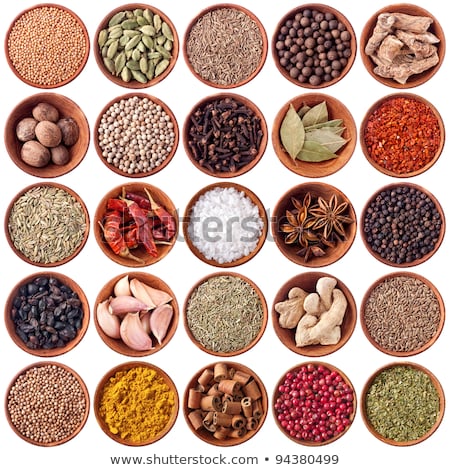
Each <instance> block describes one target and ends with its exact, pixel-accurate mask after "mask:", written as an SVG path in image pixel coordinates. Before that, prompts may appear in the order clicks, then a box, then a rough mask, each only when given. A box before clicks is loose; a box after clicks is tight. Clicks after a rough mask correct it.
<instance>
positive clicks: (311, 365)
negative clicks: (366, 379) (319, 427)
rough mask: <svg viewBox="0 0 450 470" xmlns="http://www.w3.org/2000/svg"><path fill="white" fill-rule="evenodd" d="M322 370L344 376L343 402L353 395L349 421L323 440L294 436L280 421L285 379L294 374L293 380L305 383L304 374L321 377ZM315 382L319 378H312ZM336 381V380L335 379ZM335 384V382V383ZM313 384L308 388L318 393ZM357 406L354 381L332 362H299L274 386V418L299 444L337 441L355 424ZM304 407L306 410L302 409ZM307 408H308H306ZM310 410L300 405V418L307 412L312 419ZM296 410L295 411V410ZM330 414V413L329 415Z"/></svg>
mask: <svg viewBox="0 0 450 470" xmlns="http://www.w3.org/2000/svg"><path fill="white" fill-rule="evenodd" d="M321 371H324V372H326V371H328V372H330V373H332V374H338V375H339V376H340V377H341V378H342V381H341V382H339V383H340V384H341V386H342V382H344V383H345V384H346V386H347V387H346V388H347V390H345V391H343V390H342V388H340V387H339V388H338V389H339V391H340V395H341V400H342V401H341V403H348V401H347V400H348V399H347V398H346V397H345V396H344V394H345V395H347V394H348V393H352V395H353V399H352V404H351V405H350V409H349V410H348V411H349V416H348V417H347V418H346V420H347V422H346V423H342V424H343V426H344V429H343V430H341V431H340V432H339V431H338V430H336V433H335V434H334V435H332V436H328V438H326V439H324V440H321V441H315V440H311V439H310V438H308V436H298V437H297V436H295V435H294V436H293V435H292V434H291V433H290V432H289V431H288V430H287V429H286V428H284V427H283V426H282V424H281V422H280V421H279V418H278V416H279V411H278V409H277V408H278V406H277V400H278V399H279V398H280V397H281V396H282V395H283V392H282V391H281V390H282V389H283V388H284V385H283V384H284V382H285V379H286V375H288V374H289V375H292V380H293V379H294V378H297V379H298V384H299V385H300V384H304V383H305V379H303V378H302V376H303V375H304V374H305V375H307V376H313V375H315V374H317V375H318V376H319V377H320V374H322V372H321ZM312 381H313V383H314V382H315V383H317V382H318V380H317V379H312ZM333 382H334V380H333ZM333 385H334V383H333ZM312 386H313V385H311V384H309V386H308V390H310V392H312V394H314V395H316V394H317V393H318V392H316V391H314V390H312ZM305 401H309V400H305ZM356 408H357V397H356V393H355V388H354V386H353V384H352V382H351V381H350V379H349V378H348V377H347V376H346V375H345V374H344V372H342V371H341V370H340V369H338V368H337V367H335V366H334V365H332V364H328V363H326V362H320V361H312V362H304V363H302V364H298V365H296V366H294V367H292V368H290V369H289V370H287V371H286V372H285V373H284V374H283V375H282V376H281V377H280V379H279V380H278V382H277V384H276V386H275V388H274V392H273V396H272V412H273V416H274V419H275V422H276V424H277V426H278V429H279V430H280V431H281V432H282V433H283V434H284V435H285V436H287V437H288V438H289V439H290V440H291V441H293V442H295V443H297V444H301V445H304V446H307V447H320V446H324V445H328V444H331V443H332V442H335V441H337V440H338V439H340V438H341V437H342V436H343V435H344V434H345V433H346V432H347V431H348V430H349V429H350V427H351V425H352V424H353V421H354V419H355V415H356ZM302 409H303V410H304V411H302ZM305 409H306V410H305ZM308 410H309V406H308V405H307V404H306V403H305V405H304V406H302V404H300V405H298V407H297V412H298V413H299V415H300V418H299V419H301V415H302V413H303V412H305V413H306V415H307V417H306V420H308V421H309V420H311V418H310V417H308V415H310V412H308ZM294 412H295V411H294ZM328 416H330V415H328ZM327 423H328V419H327ZM311 424H313V423H311Z"/></svg>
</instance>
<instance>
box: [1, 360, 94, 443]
mask: <svg viewBox="0 0 450 470" xmlns="http://www.w3.org/2000/svg"><path fill="white" fill-rule="evenodd" d="M41 367H56V368H58V369H59V370H61V369H62V370H64V371H65V372H67V373H69V374H71V375H72V376H73V377H74V379H75V380H76V382H78V384H79V387H80V389H81V391H82V393H83V395H84V400H85V407H84V410H83V411H82V412H81V410H80V422H79V423H78V425H77V426H76V428H75V429H74V430H73V432H72V433H71V434H68V435H66V436H64V437H62V438H61V439H59V440H55V441H52V442H41V441H39V440H38V439H33V438H32V437H31V436H30V435H29V434H28V432H27V433H26V434H24V433H22V431H21V430H20V429H18V426H17V425H16V424H15V419H14V418H13V417H12V416H11V412H10V410H9V407H8V405H9V395H10V393H11V391H12V390H13V389H14V387H15V386H16V382H17V381H18V380H21V378H22V376H23V375H24V374H26V373H28V372H29V371H31V370H34V369H38V368H41ZM25 384H26V386H25V385H24V384H22V387H23V388H29V389H30V390H29V392H28V393H30V394H32V395H35V394H36V385H35V384H34V383H31V382H30V381H29V380H28V381H27V382H25ZM60 385H61V384H57V383H56V382H55V381H53V382H52V387H51V388H53V387H55V388H54V394H55V396H54V401H58V400H59V399H60V398H61V394H60V393H59V392H60V390H59V389H60V387H59V386H60ZM61 392H64V393H65V396H66V398H65V399H62V400H61V406H64V405H65V400H67V398H68V394H67V390H61ZM46 401H47V400H42V402H41V405H40V407H44V406H46ZM27 406H30V405H29V404H28V405H27ZM34 406H36V404H35V405H34ZM34 406H33V408H34ZM89 407H90V398H89V391H88V389H87V387H86V384H85V383H84V381H83V379H82V378H81V377H80V376H79V375H78V373H77V372H75V371H74V370H73V369H72V368H70V367H69V366H67V365H65V364H61V363H59V362H53V361H45V362H44V361H43V362H36V363H34V364H30V365H28V366H26V367H25V368H23V369H22V370H21V371H20V372H18V373H17V375H16V376H15V377H14V378H13V379H12V381H11V382H10V384H9V386H8V389H7V392H6V395H5V414H6V419H7V420H8V423H9V425H10V426H11V429H12V430H13V431H14V432H15V433H16V434H17V436H19V437H20V438H21V439H23V440H24V441H25V442H28V443H29V444H34V445H36V446H41V447H55V446H58V445H61V444H65V443H67V442H68V441H70V440H71V439H73V438H74V437H75V436H77V435H78V434H79V433H80V432H81V430H82V429H83V427H84V425H85V424H86V421H87V419H88V416H89V409H90V408H89ZM72 408H73V409H71V410H67V414H66V416H65V417H66V419H70V418H69V414H70V413H71V414H72V416H73V415H74V414H75V411H76V407H75V406H73V407H72ZM41 409H42V408H41ZM45 411H46V410H45V408H44V409H42V413H43V414H45ZM48 411H49V412H51V413H52V414H53V413H54V410H48ZM41 418H42V419H39V420H38V422H37V423H36V424H37V425H43V422H44V420H48V416H42V417H41ZM39 421H41V422H40V423H39ZM36 424H35V425H36ZM46 424H47V426H48V423H46ZM53 426H54V424H52V426H51V427H53ZM27 431H29V430H28V429H27ZM55 431H56V430H55Z"/></svg>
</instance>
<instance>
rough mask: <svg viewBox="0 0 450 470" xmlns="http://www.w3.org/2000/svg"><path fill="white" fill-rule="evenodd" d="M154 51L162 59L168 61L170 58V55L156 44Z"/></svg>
mask: <svg viewBox="0 0 450 470" xmlns="http://www.w3.org/2000/svg"><path fill="white" fill-rule="evenodd" d="M155 49H156V51H157V52H159V53H160V54H161V55H162V56H163V58H164V59H170V58H171V57H172V55H171V53H170V52H169V51H168V50H167V49H165V48H164V47H163V46H160V45H159V44H156V46H155Z"/></svg>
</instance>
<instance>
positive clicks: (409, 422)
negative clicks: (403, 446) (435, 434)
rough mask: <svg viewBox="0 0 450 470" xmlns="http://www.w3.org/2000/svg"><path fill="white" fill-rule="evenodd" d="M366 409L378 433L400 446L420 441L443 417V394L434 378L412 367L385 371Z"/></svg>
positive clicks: (369, 393)
mask: <svg viewBox="0 0 450 470" xmlns="http://www.w3.org/2000/svg"><path fill="white" fill-rule="evenodd" d="M364 405H365V409H366V416H367V419H368V421H369V423H370V424H371V425H372V426H373V428H374V430H375V431H376V432H377V433H379V434H380V435H381V436H383V437H384V438H386V439H392V440H394V441H397V442H408V441H415V440H417V439H420V438H421V437H423V436H424V435H425V434H426V433H427V432H429V431H430V430H431V428H432V427H433V426H434V424H435V423H436V421H437V419H438V417H439V394H438V391H437V390H436V387H435V386H434V384H433V382H432V380H431V378H430V377H429V376H428V375H427V374H426V373H425V372H423V371H421V370H419V369H416V368H414V367H411V366H409V365H399V366H392V367H389V368H387V369H384V370H383V371H381V372H380V373H379V374H378V375H377V376H376V377H375V379H374V380H373V382H372V384H371V385H370V387H369V389H368V391H367V394H366V397H365V404H364Z"/></svg>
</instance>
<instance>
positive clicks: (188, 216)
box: [183, 182, 268, 268]
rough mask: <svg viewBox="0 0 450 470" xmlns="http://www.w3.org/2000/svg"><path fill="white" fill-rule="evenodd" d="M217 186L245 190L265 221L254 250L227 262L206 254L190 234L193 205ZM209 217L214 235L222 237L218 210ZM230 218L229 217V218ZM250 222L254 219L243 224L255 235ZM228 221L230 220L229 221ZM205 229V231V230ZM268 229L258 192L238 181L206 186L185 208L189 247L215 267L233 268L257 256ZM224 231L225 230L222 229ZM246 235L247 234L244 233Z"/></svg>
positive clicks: (184, 227) (199, 257)
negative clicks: (255, 192)
mask: <svg viewBox="0 0 450 470" xmlns="http://www.w3.org/2000/svg"><path fill="white" fill-rule="evenodd" d="M217 188H221V189H225V188H234V189H235V190H237V191H239V192H243V193H244V194H245V195H246V196H247V198H249V199H250V201H251V202H252V203H253V204H254V205H255V206H257V208H258V212H259V217H260V218H261V220H262V222H263V227H262V231H261V234H260V235H259V238H258V241H257V243H256V245H255V247H254V249H253V251H251V252H250V253H248V254H246V255H242V256H241V257H240V258H237V259H235V260H233V261H226V262H220V260H219V259H213V257H210V256H208V257H207V256H206V255H205V254H204V252H202V251H201V250H200V249H199V248H198V247H197V246H196V245H195V244H194V242H193V240H192V237H191V236H190V234H189V226H190V224H191V221H192V211H193V207H194V205H195V204H196V203H197V201H198V200H199V198H200V197H202V196H203V195H205V194H206V193H209V191H213V190H215V189H217ZM208 218H211V222H212V223H213V224H214V227H215V228H211V230H213V231H214V232H213V235H214V237H216V236H219V237H220V230H219V229H220V227H218V226H217V224H218V220H217V219H218V215H217V212H216V210H213V213H211V214H210V215H208V217H207V218H206V219H208ZM206 219H205V220H202V221H201V223H202V224H207V223H208V220H206ZM227 220H229V219H227ZM235 220H236V219H235V216H233V221H235ZM249 222H253V220H247V221H246V220H244V221H242V224H246V227H247V228H248V231H247V232H248V233H249V234H250V235H251V236H252V237H253V236H255V235H256V228H255V227H254V224H251V226H250V225H249ZM227 223H228V222H227ZM208 227H209V225H206V226H204V227H203V229H204V230H206V229H208ZM204 230H203V232H204ZM267 230H268V221H267V214H266V211H265V208H264V206H263V204H262V202H261V201H260V199H259V198H258V196H257V195H256V194H254V193H253V192H252V191H251V190H250V189H248V188H246V187H245V186H242V185H240V184H237V183H231V182H220V183H213V184H210V185H208V186H205V187H204V188H202V189H200V191H198V192H197V193H196V194H195V195H194V196H193V197H192V198H191V200H190V201H189V202H188V204H187V206H186V209H185V212H184V217H183V234H184V239H185V240H186V243H187V245H188V247H189V249H190V250H191V251H192V253H193V254H194V255H195V256H196V257H197V258H198V259H199V260H201V261H203V262H204V263H207V264H209V265H211V266H215V267H221V268H232V267H235V266H240V265H242V264H244V263H246V262H247V261H250V260H251V259H252V258H253V257H255V256H256V255H257V254H258V252H259V251H260V250H261V248H262V246H263V245H264V242H265V240H266V236H267ZM222 232H223V230H222ZM225 235H226V237H227V238H226V240H228V237H229V236H231V229H229V227H228V225H227V227H226V233H225ZM244 236H245V235H244ZM218 241H221V240H218ZM214 257H215V258H218V256H217V254H215V255H214Z"/></svg>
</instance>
